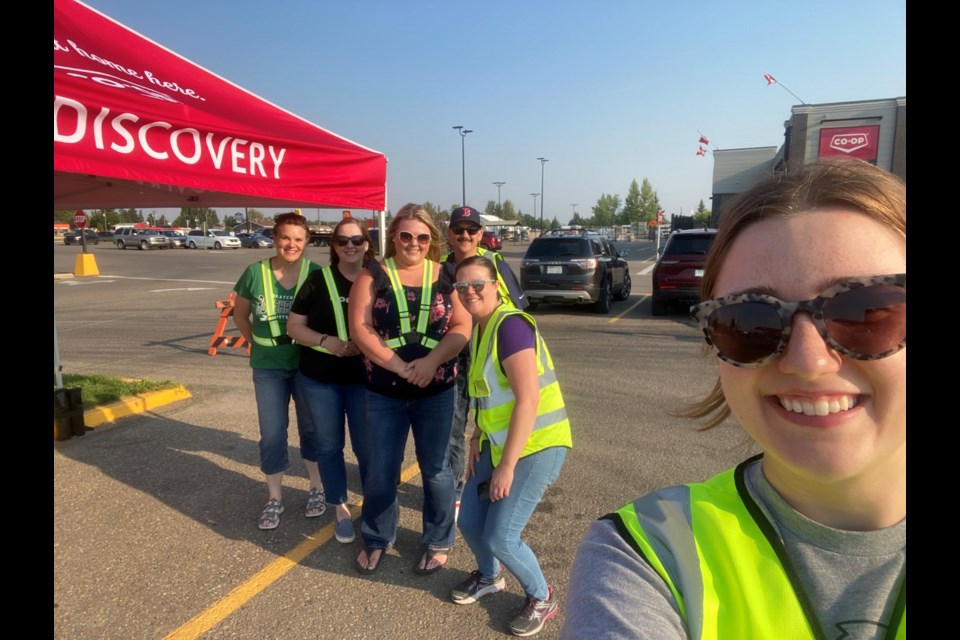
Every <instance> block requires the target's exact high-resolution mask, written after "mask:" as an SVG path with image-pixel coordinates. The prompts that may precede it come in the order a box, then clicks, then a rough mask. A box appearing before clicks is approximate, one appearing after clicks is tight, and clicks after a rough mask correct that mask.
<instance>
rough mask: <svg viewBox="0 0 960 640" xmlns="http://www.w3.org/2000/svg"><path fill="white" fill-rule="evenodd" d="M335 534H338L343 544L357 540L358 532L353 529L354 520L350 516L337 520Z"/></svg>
mask: <svg viewBox="0 0 960 640" xmlns="http://www.w3.org/2000/svg"><path fill="white" fill-rule="evenodd" d="M333 535H334V536H336V538H337V542H342V543H343V544H349V543H351V542H353V541H354V540H356V538H357V534H356V533H354V530H353V520H351V519H350V518H344V519H343V520H337V526H336V528H335V529H334V530H333Z"/></svg>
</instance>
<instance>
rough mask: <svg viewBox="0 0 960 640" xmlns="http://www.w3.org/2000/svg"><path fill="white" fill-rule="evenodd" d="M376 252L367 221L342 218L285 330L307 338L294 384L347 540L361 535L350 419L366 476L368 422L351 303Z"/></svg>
mask: <svg viewBox="0 0 960 640" xmlns="http://www.w3.org/2000/svg"><path fill="white" fill-rule="evenodd" d="M373 256H374V252H373V248H372V247H371V246H370V234H369V233H368V231H367V228H366V225H365V224H361V223H360V222H357V221H356V220H354V219H352V218H345V219H343V220H341V221H340V222H338V223H337V226H335V227H334V228H333V233H332V241H331V243H330V264H329V265H328V266H326V267H324V268H323V269H320V270H318V271H314V272H313V273H311V274H310V276H309V277H308V278H307V281H306V282H304V283H303V286H302V287H300V292H299V293H298V294H297V297H296V299H295V300H294V301H293V307H292V308H291V309H290V317H289V318H288V319H287V334H288V335H289V336H290V337H291V338H293V339H294V340H296V341H297V342H299V343H300V345H301V350H300V369H299V371H298V372H297V377H296V379H295V380H294V384H295V385H296V388H297V391H298V392H299V396H300V398H301V399H302V402H303V405H304V407H305V408H306V411H307V413H308V414H309V416H310V421H311V422H312V424H313V432H314V434H315V436H316V450H317V464H318V466H319V469H320V477H321V478H322V479H323V487H324V493H325V495H326V501H327V504H329V505H333V506H334V508H335V509H336V519H337V522H336V528H335V529H334V535H335V537H336V539H337V542H341V543H344V544H347V543H350V542H353V541H354V539H355V537H356V535H355V533H354V527H353V520H352V518H351V516H350V507H349V506H348V505H347V469H346V464H345V461H344V457H343V448H344V446H345V444H346V438H345V434H344V419H346V424H347V428H348V429H349V431H350V446H351V448H352V449H353V453H354V455H355V456H356V458H357V466H358V467H359V470H360V478H361V482H362V481H363V477H364V472H365V468H366V457H365V455H364V449H363V448H364V443H365V442H366V422H367V419H366V407H365V401H366V372H365V371H364V369H363V359H362V357H361V355H360V349H359V348H358V347H357V344H356V343H355V342H353V341H352V340H351V339H350V331H349V327H348V326H347V313H348V309H349V307H348V303H349V299H350V288H351V287H352V286H353V283H354V281H356V279H357V276H358V275H360V270H361V269H362V268H363V265H364V264H366V263H367V262H369V261H371V260H373Z"/></svg>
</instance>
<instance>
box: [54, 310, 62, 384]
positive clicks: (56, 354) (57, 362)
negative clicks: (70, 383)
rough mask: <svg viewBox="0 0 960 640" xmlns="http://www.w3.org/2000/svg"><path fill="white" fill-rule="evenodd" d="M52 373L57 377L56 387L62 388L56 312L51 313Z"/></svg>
mask: <svg viewBox="0 0 960 640" xmlns="http://www.w3.org/2000/svg"><path fill="white" fill-rule="evenodd" d="M53 375H54V376H55V377H56V379H57V389H63V376H62V375H61V374H60V340H59V339H58V338H57V314H56V313H54V314H53Z"/></svg>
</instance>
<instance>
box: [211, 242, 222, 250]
mask: <svg viewBox="0 0 960 640" xmlns="http://www.w3.org/2000/svg"><path fill="white" fill-rule="evenodd" d="M213 248H214V249H216V250H218V251H219V250H220V249H222V248H223V247H222V246H221V245H220V243H219V242H214V243H213Z"/></svg>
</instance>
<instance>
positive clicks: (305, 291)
mask: <svg viewBox="0 0 960 640" xmlns="http://www.w3.org/2000/svg"><path fill="white" fill-rule="evenodd" d="M331 270H332V271H333V281H334V283H335V284H336V285H337V292H336V293H337V298H339V301H338V302H339V304H340V308H341V309H343V324H344V327H346V328H347V329H348V332H349V323H348V320H347V318H348V316H347V305H348V303H349V300H350V287H352V286H353V283H352V282H350V281H349V280H347V279H346V277H344V275H343V274H342V273H340V269H338V268H337V267H336V266H334V267H332V269H331ZM290 310H291V311H293V312H294V313H298V314H300V315H303V316H307V326H308V327H309V328H311V329H313V330H314V331H319V332H320V333H325V334H327V335H328V336H331V337H333V338H336V337H337V321H336V316H335V315H334V312H333V304H332V303H331V301H330V293H329V292H328V291H327V282H326V280H325V279H324V277H323V273H322V272H321V270H320V269H317V270H316V271H313V272H311V273H310V275H309V276H307V280H306V282H304V283H303V286H302V287H300V292H299V293H298V294H297V297H296V299H295V300H294V301H293V306H292V307H291V309H290ZM348 335H349V333H348ZM329 339H330V338H327V340H329ZM300 371H301V372H302V373H303V374H304V375H306V376H309V377H311V378H313V379H314V380H316V381H317V382H324V383H328V384H365V383H366V381H367V376H366V373H365V372H364V370H363V356H361V355H356V356H348V357H344V358H338V357H336V356H332V355H330V354H329V353H323V352H322V351H317V350H316V349H311V348H310V347H304V346H301V347H300Z"/></svg>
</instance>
